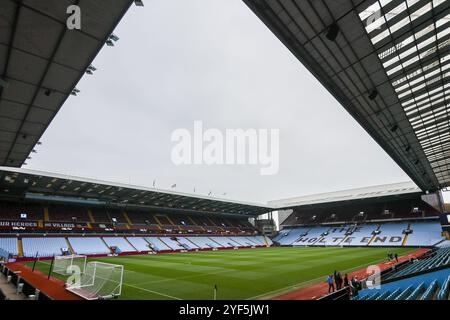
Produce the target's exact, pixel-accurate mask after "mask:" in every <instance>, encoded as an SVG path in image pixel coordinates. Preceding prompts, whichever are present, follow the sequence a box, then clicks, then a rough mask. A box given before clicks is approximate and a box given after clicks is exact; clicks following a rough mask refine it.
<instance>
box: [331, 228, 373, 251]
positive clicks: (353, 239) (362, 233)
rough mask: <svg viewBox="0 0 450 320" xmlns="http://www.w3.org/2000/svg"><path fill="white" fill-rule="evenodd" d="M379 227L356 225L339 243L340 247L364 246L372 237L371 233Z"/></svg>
mask: <svg viewBox="0 0 450 320" xmlns="http://www.w3.org/2000/svg"><path fill="white" fill-rule="evenodd" d="M378 227H379V225H378V224H364V225H358V226H356V227H353V228H352V229H351V231H352V233H351V234H349V235H348V236H347V237H346V238H345V239H344V240H343V241H342V242H341V243H340V245H342V246H349V247H351V246H365V245H367V244H368V243H369V241H370V239H371V238H372V236H373V234H372V233H373V232H374V231H375V230H377V229H378Z"/></svg>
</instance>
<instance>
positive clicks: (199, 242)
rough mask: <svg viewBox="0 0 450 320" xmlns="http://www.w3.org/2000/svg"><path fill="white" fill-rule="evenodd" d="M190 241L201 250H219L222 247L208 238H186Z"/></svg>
mask: <svg viewBox="0 0 450 320" xmlns="http://www.w3.org/2000/svg"><path fill="white" fill-rule="evenodd" d="M186 239H188V240H189V241H191V242H192V243H194V244H195V245H196V246H197V247H199V248H201V249H207V248H219V247H220V245H219V244H217V243H216V242H214V241H213V240H211V239H210V238H208V237H186Z"/></svg>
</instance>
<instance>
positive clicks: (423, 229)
mask: <svg viewBox="0 0 450 320" xmlns="http://www.w3.org/2000/svg"><path fill="white" fill-rule="evenodd" d="M407 230H409V232H410V233H407V232H406V231H407ZM441 233H442V227H441V224H440V223H439V221H432V222H431V221H425V222H423V221H421V222H412V223H409V222H403V223H389V222H386V223H383V222H381V223H376V224H361V225H355V224H353V225H337V226H310V227H306V226H302V227H293V228H287V229H283V230H282V231H281V232H280V233H279V234H278V235H277V236H276V237H275V238H274V239H273V240H274V241H276V242H278V243H279V244H281V245H294V246H367V245H369V246H383V247H385V246H412V247H414V246H434V245H436V244H438V243H441V242H443V241H444V240H445V238H444V237H443V236H442V235H441Z"/></svg>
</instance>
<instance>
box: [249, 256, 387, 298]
mask: <svg viewBox="0 0 450 320" xmlns="http://www.w3.org/2000/svg"><path fill="white" fill-rule="evenodd" d="M384 260H386V259H379V260H375V261H373V262H371V263H369V264H367V263H366V264H362V265H359V266H356V267H353V268H350V269H345V270H343V271H342V272H346V271H352V270H355V269H359V268H361V267H366V266H370V265H372V264H374V263H380V262H382V261H384ZM326 276H327V275H323V276H321V277H318V278H315V279H311V280H308V281H303V282H299V283H296V284H293V285H290V286H287V287H284V288H280V289H275V290H272V291H268V292H266V293H262V294H259V295H257V296H254V297H250V298H247V299H245V300H255V299H258V298H261V297H267V296H273V295H275V294H277V293H282V292H283V291H286V290H288V289H300V288H301V287H302V285H304V284H306V283H309V282H315V281H316V280H320V279H324V278H325V277H326Z"/></svg>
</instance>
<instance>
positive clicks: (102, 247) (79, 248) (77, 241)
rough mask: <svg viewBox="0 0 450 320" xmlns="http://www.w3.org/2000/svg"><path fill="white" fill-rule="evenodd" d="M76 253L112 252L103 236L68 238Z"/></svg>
mask: <svg viewBox="0 0 450 320" xmlns="http://www.w3.org/2000/svg"><path fill="white" fill-rule="evenodd" d="M68 239H69V242H70V244H71V245H72V248H73V250H74V251H75V253H76V254H107V253H111V251H110V250H109V248H108V247H107V246H106V244H105V243H104V242H103V240H102V239H101V238H95V237H86V238H81V237H70V238H68Z"/></svg>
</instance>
